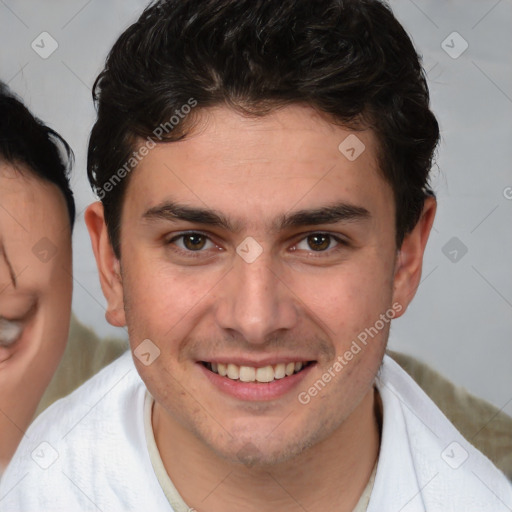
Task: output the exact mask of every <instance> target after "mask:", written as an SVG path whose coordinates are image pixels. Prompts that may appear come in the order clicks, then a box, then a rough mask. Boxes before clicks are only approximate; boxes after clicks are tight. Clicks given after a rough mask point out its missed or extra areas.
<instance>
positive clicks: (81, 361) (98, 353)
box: [36, 314, 128, 416]
mask: <svg viewBox="0 0 512 512" xmlns="http://www.w3.org/2000/svg"><path fill="white" fill-rule="evenodd" d="M126 350H128V342H127V341H124V340H122V339H119V338H103V339H101V338H98V336H96V334H95V333H94V331H93V330H92V329H90V328H89V327H86V326H85V325H83V324H82V323H81V322H80V321H79V320H78V319H77V318H76V316H75V315H74V314H72V315H71V322H70V327H69V337H68V344H67V346H66V350H65V351H64V355H63V356H62V360H61V362H60V364H59V366H58V368H57V371H56V372H55V375H54V376H53V379H52V380H51V382H50V385H49V386H48V388H47V390H46V392H45V393H44V395H43V398H42V399H41V402H40V403H39V406H38V408H37V411H36V416H37V415H39V414H40V413H41V412H42V411H44V410H45V409H46V408H47V407H49V406H50V405H51V404H52V403H53V402H55V401H56V400H58V399H59V398H62V397H64V396H66V395H69V393H71V392H72V391H74V390H75V389H76V388H78V387H79V386H81V385H82V384H83V383H84V382H85V381H86V380H88V379H90V378H91V377H92V376H93V375H94V374H95V373H98V372H99V371H100V370H101V369H102V368H103V367H105V366H107V365H108V364H110V363H111V362H112V361H114V360H115V359H117V358H118V357H119V356H120V355H121V354H122V353H123V352H126Z"/></svg>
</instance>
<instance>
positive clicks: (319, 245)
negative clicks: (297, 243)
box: [307, 233, 331, 251]
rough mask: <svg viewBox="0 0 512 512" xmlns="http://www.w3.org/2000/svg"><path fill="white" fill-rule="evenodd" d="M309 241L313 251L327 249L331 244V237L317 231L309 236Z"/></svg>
mask: <svg viewBox="0 0 512 512" xmlns="http://www.w3.org/2000/svg"><path fill="white" fill-rule="evenodd" d="M307 242H308V246H309V247H310V249H312V250H313V251H325V250H326V249H328V248H329V246H330V245H331V237H330V236H329V235H324V234H322V233H315V234H314V235H309V236H308V238H307Z"/></svg>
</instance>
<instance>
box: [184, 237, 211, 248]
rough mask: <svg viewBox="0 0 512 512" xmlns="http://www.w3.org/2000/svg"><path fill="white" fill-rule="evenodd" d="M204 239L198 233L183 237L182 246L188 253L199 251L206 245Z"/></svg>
mask: <svg viewBox="0 0 512 512" xmlns="http://www.w3.org/2000/svg"><path fill="white" fill-rule="evenodd" d="M206 240H207V239H206V237H205V236H203V235H201V234H199V233H191V234H189V235H183V245H184V246H185V247H186V248H187V249H188V250H189V251H199V250H201V249H203V247H204V246H205V245H206Z"/></svg>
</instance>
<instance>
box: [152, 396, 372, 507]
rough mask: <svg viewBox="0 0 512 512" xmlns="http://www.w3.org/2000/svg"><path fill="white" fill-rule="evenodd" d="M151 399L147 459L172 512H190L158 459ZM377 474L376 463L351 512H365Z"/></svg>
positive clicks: (160, 459)
mask: <svg viewBox="0 0 512 512" xmlns="http://www.w3.org/2000/svg"><path fill="white" fill-rule="evenodd" d="M154 402H155V401H154V399H153V397H152V396H151V395H150V394H149V393H148V392H147V391H146V398H145V400H144V432H145V434H146V444H147V447H148V452H149V458H150V460H151V464H152V465H153V469H154V471H155V475H156V477H157V479H158V483H159V484H160V487H161V488H162V490H163V491H164V494H165V497H166V498H167V500H168V501H169V503H170V505H171V506H172V508H173V510H174V512H190V511H192V510H194V509H192V508H191V507H188V506H187V504H186V503H185V502H184V501H183V498H182V497H181V496H180V494H179V492H178V491H177V490H176V487H174V484H173V483H172V480H171V479H170V478H169V475H168V474H167V471H166V470H165V467H164V463H163V462H162V458H161V457H160V452H159V451H158V447H157V446H156V441H155V436H154V434H153V427H152V424H151V413H152V410H153V404H154ZM376 472H377V463H375V466H374V468H373V471H372V474H371V475H370V479H369V480H368V483H367V484H366V487H365V489H364V491H363V494H362V495H361V497H360V498H359V501H358V503H357V505H356V507H355V508H354V510H353V512H365V511H366V509H367V508H368V503H369V501H370V496H371V494H372V489H373V482H374V481H375V473H376Z"/></svg>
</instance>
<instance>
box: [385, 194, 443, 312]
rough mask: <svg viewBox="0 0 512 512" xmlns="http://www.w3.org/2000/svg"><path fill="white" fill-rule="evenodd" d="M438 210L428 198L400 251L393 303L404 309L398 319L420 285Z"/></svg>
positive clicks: (432, 198)
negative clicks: (424, 258)
mask: <svg viewBox="0 0 512 512" xmlns="http://www.w3.org/2000/svg"><path fill="white" fill-rule="evenodd" d="M436 209H437V202H436V200H435V198H434V197H427V198H426V199H425V203H424V205H423V211H422V213H421V217H420V220H419V221H418V223H417V224H416V226H414V228H413V230H412V231H410V232H409V233H408V234H407V235H406V236H405V237H404V241H403V242H402V246H401V247H400V250H399V251H398V254H397V259H396V262H395V276H394V291H393V302H398V303H399V304H401V305H402V306H403V307H402V309H401V310H400V313H399V314H398V313H397V315H396V317H399V316H401V315H403V314H404V313H405V310H406V309H407V306H408V305H409V304H410V302H411V301H412V299H413V297H414V295H415V294H416V291H417V289H418V286H419V284H420V279H421V270H422V266H423V254H424V252H425V247H426V245H427V240H428V236H429V234H430V230H431V228H432V225H433V223H434V217H435V215H436Z"/></svg>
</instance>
